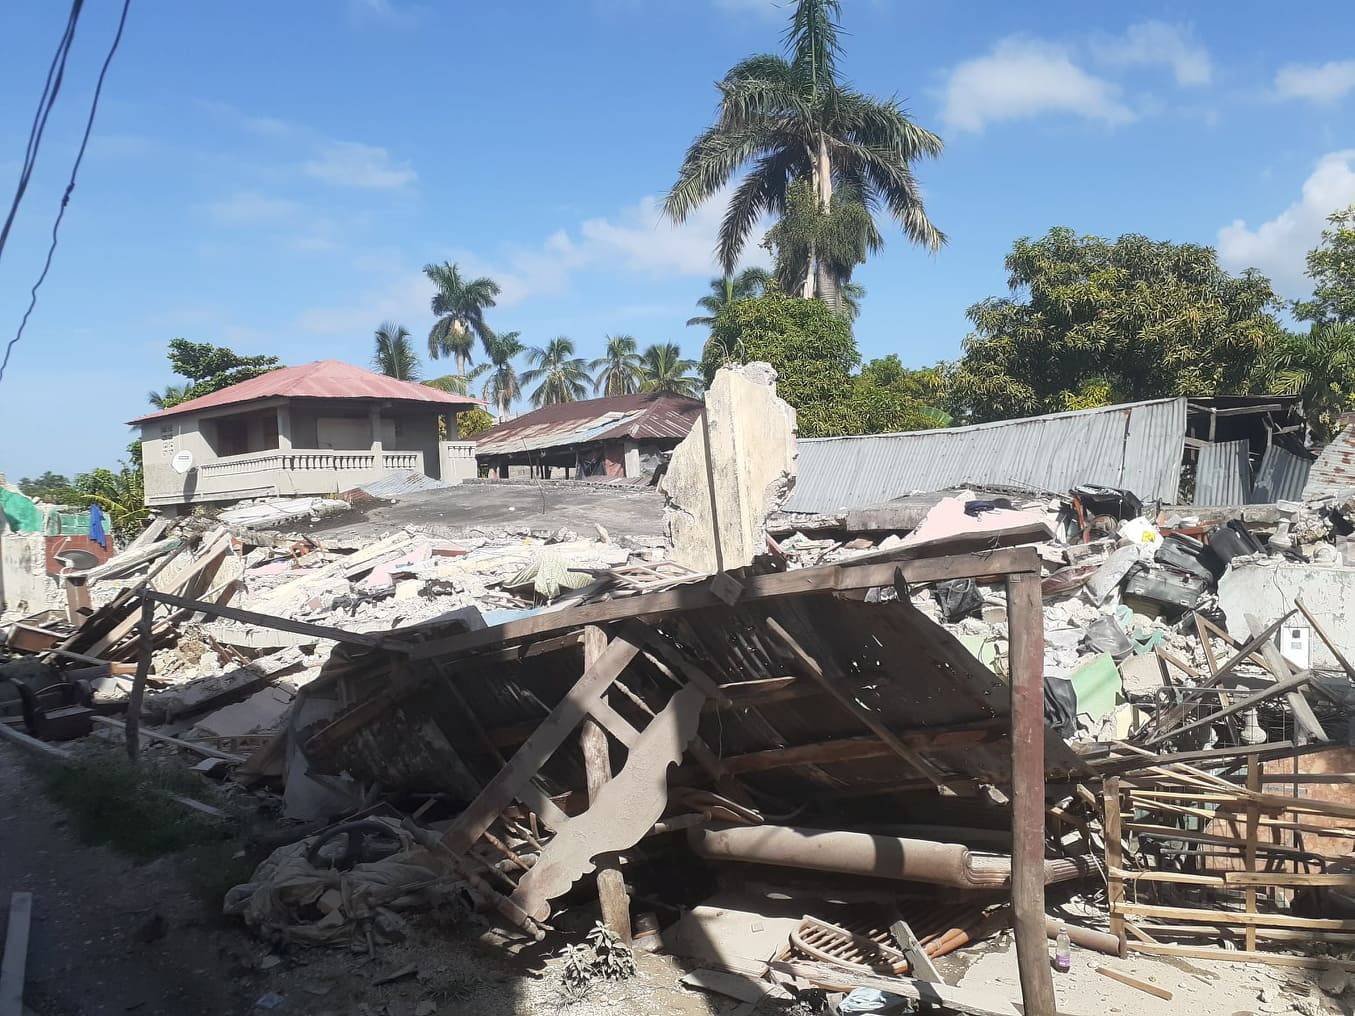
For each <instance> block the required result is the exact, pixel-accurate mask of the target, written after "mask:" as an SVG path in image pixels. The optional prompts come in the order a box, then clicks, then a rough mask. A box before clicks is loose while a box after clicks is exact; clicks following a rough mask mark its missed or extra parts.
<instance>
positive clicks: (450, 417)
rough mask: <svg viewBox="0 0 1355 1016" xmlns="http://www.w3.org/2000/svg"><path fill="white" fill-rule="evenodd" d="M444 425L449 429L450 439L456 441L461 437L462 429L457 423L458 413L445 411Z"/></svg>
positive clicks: (443, 415) (443, 416) (448, 435)
mask: <svg viewBox="0 0 1355 1016" xmlns="http://www.w3.org/2000/svg"><path fill="white" fill-rule="evenodd" d="M442 425H443V426H444V427H445V428H446V429H447V440H448V441H456V440H458V439H459V438H460V436H461V435H460V431H459V428H458V427H457V425H456V413H443V414H442Z"/></svg>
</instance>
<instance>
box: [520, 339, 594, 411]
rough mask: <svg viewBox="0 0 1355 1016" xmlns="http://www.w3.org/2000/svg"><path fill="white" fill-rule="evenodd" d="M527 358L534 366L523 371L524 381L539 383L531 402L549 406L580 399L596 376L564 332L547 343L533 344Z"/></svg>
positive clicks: (524, 382)
mask: <svg viewBox="0 0 1355 1016" xmlns="http://www.w3.org/2000/svg"><path fill="white" fill-rule="evenodd" d="M527 362H528V363H530V364H531V365H532V369H531V370H528V371H524V372H523V374H522V382H523V384H528V385H533V384H534V385H536V388H535V389H534V390H533V391H532V405H534V406H550V405H554V404H556V403H559V402H577V401H579V400H580V399H582V398H584V397H585V396H586V395H587V394H588V388H589V386H590V385H592V383H593V379H592V378H590V377H589V376H588V368H587V365H586V364H585V363H584V360H583V358H582V357H579V356H575V355H574V343H573V342H572V341H570V340H569V339H567V338H565V337H564V336H563V335H561V336H560V337H559V338H556V339H551V340H550V342H548V343H547V344H546V345H545V346H544V347H542V346H531V347H530V348H528V350H527Z"/></svg>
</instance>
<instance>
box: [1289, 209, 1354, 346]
mask: <svg viewBox="0 0 1355 1016" xmlns="http://www.w3.org/2000/svg"><path fill="white" fill-rule="evenodd" d="M1327 224H1328V228H1327V229H1324V230H1323V231H1322V239H1321V240H1320V241H1319V242H1318V245H1317V246H1316V247H1314V248H1313V249H1312V250H1311V251H1309V252H1308V277H1309V278H1310V279H1312V280H1313V296H1312V299H1310V300H1299V301H1298V302H1296V303H1295V304H1294V316H1295V317H1297V318H1298V319H1299V320H1300V321H1312V322H1314V323H1317V324H1330V323H1333V322H1345V323H1355V205H1350V206H1349V207H1346V208H1343V209H1341V210H1340V211H1339V212H1333V213H1332V214H1331V215H1329V216H1327Z"/></svg>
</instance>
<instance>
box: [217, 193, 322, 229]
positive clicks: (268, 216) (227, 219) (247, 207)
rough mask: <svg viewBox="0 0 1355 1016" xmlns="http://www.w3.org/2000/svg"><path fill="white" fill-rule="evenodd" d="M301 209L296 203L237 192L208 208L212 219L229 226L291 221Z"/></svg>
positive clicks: (263, 195)
mask: <svg viewBox="0 0 1355 1016" xmlns="http://www.w3.org/2000/svg"><path fill="white" fill-rule="evenodd" d="M299 208H300V206H299V205H298V204H297V203H296V202H295V201H288V200H287V199H286V198H273V197H269V196H268V195H266V194H259V193H258V192H256V191H237V192H236V193H235V194H232V195H231V196H230V197H228V198H224V199H222V200H220V201H214V202H213V203H212V204H210V205H208V206H207V210H208V211H209V212H210V213H211V215H212V218H214V219H216V220H217V221H218V222H221V223H225V224H227V225H246V224H253V223H266V222H278V221H280V220H285V219H290V218H291V217H292V216H294V215H295V214H296V213H297V211H298V210H299Z"/></svg>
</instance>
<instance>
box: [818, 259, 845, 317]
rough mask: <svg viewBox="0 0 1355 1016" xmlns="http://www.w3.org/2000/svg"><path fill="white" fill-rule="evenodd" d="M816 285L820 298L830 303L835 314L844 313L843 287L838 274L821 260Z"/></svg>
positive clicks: (829, 306) (830, 307) (830, 308)
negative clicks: (839, 282) (839, 283)
mask: <svg viewBox="0 0 1355 1016" xmlns="http://www.w3.org/2000/svg"><path fill="white" fill-rule="evenodd" d="M814 285H815V286H816V287H817V289H818V296H819V299H820V300H822V301H823V302H824V303H826V304H828V309H829V310H831V311H832V312H833V313H834V314H841V313H842V287H841V286H839V285H838V280H837V276H835V275H834V274H833V273H832V272H830V271H829V270H828V266H827V265H826V264H824V263H823V262H822V261H819V262H818V264H817V265H816V268H815V273H814Z"/></svg>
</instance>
